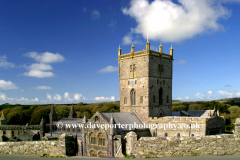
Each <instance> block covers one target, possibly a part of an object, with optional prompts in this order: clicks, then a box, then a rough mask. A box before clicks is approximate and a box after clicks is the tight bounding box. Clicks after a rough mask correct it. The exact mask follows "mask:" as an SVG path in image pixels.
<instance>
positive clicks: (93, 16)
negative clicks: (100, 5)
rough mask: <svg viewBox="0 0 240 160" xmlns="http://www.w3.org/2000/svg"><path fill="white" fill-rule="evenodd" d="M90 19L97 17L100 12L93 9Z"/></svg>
mask: <svg viewBox="0 0 240 160" xmlns="http://www.w3.org/2000/svg"><path fill="white" fill-rule="evenodd" d="M91 17H92V19H99V18H100V13H99V12H98V11H97V10H93V11H92V14H91Z"/></svg>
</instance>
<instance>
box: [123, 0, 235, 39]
mask: <svg viewBox="0 0 240 160" xmlns="http://www.w3.org/2000/svg"><path fill="white" fill-rule="evenodd" d="M238 2H239V1H238ZM178 3H179V4H176V3H173V2H172V1H170V0H154V1H152V2H151V3H149V2H148V0H132V1H131V3H130V7H129V8H123V9H122V12H123V14H125V15H128V16H130V17H132V18H134V19H135V20H136V22H137V26H136V27H135V28H133V29H131V34H141V35H142V36H143V37H144V38H147V34H148V36H149V37H150V39H152V40H159V41H164V42H181V41H183V40H186V39H190V38H193V37H194V36H196V35H200V34H202V33H206V32H213V31H219V30H224V27H223V26H222V25H221V24H219V23H218V20H219V19H227V18H229V17H230V16H231V11H229V10H228V9H227V8H226V7H223V6H222V3H221V1H209V0H191V1H189V0H178ZM124 38H125V39H126V38H129V36H127V37H125V36H124Z"/></svg>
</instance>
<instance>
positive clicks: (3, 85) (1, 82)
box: [0, 80, 18, 90]
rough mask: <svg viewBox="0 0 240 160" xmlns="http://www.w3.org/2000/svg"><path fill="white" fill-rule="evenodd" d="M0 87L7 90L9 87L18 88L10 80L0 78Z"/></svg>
mask: <svg viewBox="0 0 240 160" xmlns="http://www.w3.org/2000/svg"><path fill="white" fill-rule="evenodd" d="M0 89H2V90H9V89H18V87H17V86H16V85H15V84H14V83H12V82H11V81H4V80H0Z"/></svg>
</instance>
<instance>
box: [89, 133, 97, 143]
mask: <svg viewBox="0 0 240 160" xmlns="http://www.w3.org/2000/svg"><path fill="white" fill-rule="evenodd" d="M90 144H91V145H96V144H97V137H96V135H95V134H94V133H91V134H90Z"/></svg>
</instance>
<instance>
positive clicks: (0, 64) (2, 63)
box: [0, 55, 14, 68]
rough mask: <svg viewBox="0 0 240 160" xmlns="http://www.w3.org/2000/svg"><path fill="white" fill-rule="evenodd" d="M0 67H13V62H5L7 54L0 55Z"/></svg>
mask: <svg viewBox="0 0 240 160" xmlns="http://www.w3.org/2000/svg"><path fill="white" fill-rule="evenodd" d="M0 67H4V68H8V67H14V64H13V63H12V62H7V56H6V55H4V56H0Z"/></svg>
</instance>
